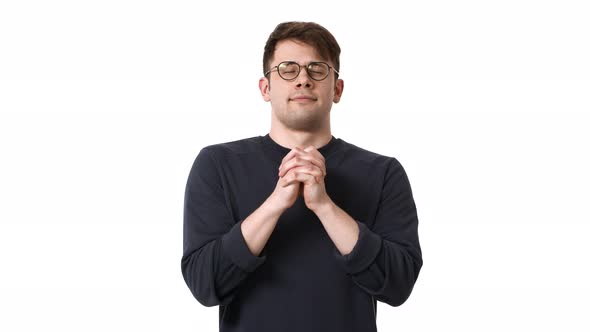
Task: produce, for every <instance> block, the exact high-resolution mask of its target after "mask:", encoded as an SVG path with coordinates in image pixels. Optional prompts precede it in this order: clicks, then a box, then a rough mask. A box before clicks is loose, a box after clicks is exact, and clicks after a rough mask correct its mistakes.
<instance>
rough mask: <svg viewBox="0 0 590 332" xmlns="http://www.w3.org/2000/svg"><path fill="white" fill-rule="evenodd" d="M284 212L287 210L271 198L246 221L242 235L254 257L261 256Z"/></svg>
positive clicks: (243, 223) (243, 224)
mask: <svg viewBox="0 0 590 332" xmlns="http://www.w3.org/2000/svg"><path fill="white" fill-rule="evenodd" d="M284 211H285V209H284V208H281V207H280V206H279V205H278V204H276V203H275V202H274V200H273V197H272V196H270V197H269V198H268V199H267V200H266V201H264V203H262V205H260V207H259V208H258V209H256V210H255V211H254V212H252V214H250V215H249V216H248V217H247V218H246V219H244V221H243V222H242V226H241V227H242V234H243V236H244V240H245V241H246V244H247V246H248V249H250V252H251V253H252V254H253V255H254V256H259V255H260V253H261V252H262V249H264V246H265V245H266V242H268V239H269V238H270V235H271V234H272V232H273V231H274V229H275V226H276V225H277V221H278V220H279V217H280V216H281V214H283V212H284Z"/></svg>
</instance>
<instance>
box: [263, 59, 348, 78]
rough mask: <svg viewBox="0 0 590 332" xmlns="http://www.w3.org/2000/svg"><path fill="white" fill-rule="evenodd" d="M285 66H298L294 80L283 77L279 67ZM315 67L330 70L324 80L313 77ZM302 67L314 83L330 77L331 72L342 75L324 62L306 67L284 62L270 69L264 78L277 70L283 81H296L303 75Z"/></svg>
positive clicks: (315, 62) (314, 62) (312, 63)
mask: <svg viewBox="0 0 590 332" xmlns="http://www.w3.org/2000/svg"><path fill="white" fill-rule="evenodd" d="M283 65H285V66H286V65H297V74H295V76H293V77H292V78H284V77H283V75H281V71H280V70H279V67H280V66H283ZM314 65H323V66H326V67H328V70H327V71H326V75H325V76H324V77H322V78H315V77H313V74H310V73H314V71H313V70H311V69H312V68H313V66H314ZM301 67H303V68H305V70H306V71H307V76H308V77H309V78H311V79H312V80H314V81H323V80H325V79H326V77H328V76H330V70H333V71H334V72H335V73H336V74H338V75H340V73H339V72H338V71H337V70H336V69H334V67H332V66H330V65H329V64H327V63H326V62H323V61H313V62H310V63H308V64H307V65H305V66H302V65H300V64H298V63H297V62H295V61H283V62H281V63H279V64H278V65H276V66H274V67H272V68H270V69H269V70H268V71H267V72H266V73H264V76H267V75H268V74H270V72H272V71H275V70H276V71H277V74H279V76H280V77H281V78H282V79H284V80H285V81H292V80H294V79H296V78H297V77H299V74H300V73H301Z"/></svg>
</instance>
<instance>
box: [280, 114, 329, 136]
mask: <svg viewBox="0 0 590 332" xmlns="http://www.w3.org/2000/svg"><path fill="white" fill-rule="evenodd" d="M325 116H329V114H322V113H320V112H317V111H309V110H302V109H299V110H281V111H278V112H277V113H276V117H277V119H278V120H279V122H281V123H282V124H283V126H285V127H286V128H287V129H290V130H293V131H304V132H316V131H318V130H319V129H321V128H322V126H323V124H324V121H325V119H324V117H325Z"/></svg>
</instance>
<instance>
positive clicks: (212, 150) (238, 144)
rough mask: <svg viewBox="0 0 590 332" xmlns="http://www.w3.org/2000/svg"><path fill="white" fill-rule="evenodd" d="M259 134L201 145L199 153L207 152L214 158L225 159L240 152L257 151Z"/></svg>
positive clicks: (259, 139) (259, 140)
mask: <svg viewBox="0 0 590 332" xmlns="http://www.w3.org/2000/svg"><path fill="white" fill-rule="evenodd" d="M260 142H261V136H253V137H249V138H243V139H239V140H234V141H228V142H223V143H216V144H211V145H207V146H205V147H203V148H202V149H201V152H200V154H207V155H209V156H211V157H212V158H214V159H226V158H231V157H233V156H238V155H241V154H249V153H254V152H256V151H259V149H258V147H259V146H260V144H261V143H260Z"/></svg>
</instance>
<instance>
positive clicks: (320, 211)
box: [311, 198, 336, 219]
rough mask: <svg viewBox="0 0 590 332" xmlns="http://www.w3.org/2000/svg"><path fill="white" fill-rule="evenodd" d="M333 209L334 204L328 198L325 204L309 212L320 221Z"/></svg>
mask: <svg viewBox="0 0 590 332" xmlns="http://www.w3.org/2000/svg"><path fill="white" fill-rule="evenodd" d="M335 207H336V204H335V203H334V202H333V201H332V200H331V199H330V198H328V199H327V200H326V201H325V202H323V203H321V204H318V205H317V206H314V207H313V209H311V210H312V211H313V212H314V213H315V214H316V215H317V216H318V217H320V219H321V216H325V215H327V214H330V213H331V212H332V211H334V208H335Z"/></svg>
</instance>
